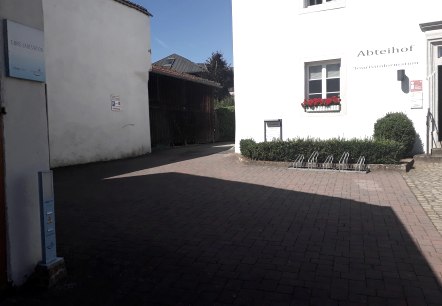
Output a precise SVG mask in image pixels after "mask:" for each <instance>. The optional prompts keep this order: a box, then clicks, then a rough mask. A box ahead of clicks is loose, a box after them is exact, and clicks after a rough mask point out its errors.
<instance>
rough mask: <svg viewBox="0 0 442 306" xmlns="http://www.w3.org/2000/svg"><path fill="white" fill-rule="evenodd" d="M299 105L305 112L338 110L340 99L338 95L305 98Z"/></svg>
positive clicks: (339, 109) (339, 108)
mask: <svg viewBox="0 0 442 306" xmlns="http://www.w3.org/2000/svg"><path fill="white" fill-rule="evenodd" d="M301 106H302V108H304V111H305V112H307V113H329V112H340V111H341V99H340V98H339V97H330V98H326V99H322V98H313V99H308V100H307V99H305V100H304V102H302V103H301Z"/></svg>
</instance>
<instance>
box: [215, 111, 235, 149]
mask: <svg viewBox="0 0 442 306" xmlns="http://www.w3.org/2000/svg"><path fill="white" fill-rule="evenodd" d="M215 114H216V126H217V140H221V141H227V140H234V139H235V107H234V106H223V107H219V108H217V109H215Z"/></svg>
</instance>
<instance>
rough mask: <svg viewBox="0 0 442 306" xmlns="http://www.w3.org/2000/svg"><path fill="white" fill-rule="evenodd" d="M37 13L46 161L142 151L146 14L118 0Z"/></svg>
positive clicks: (47, 2) (50, 3) (145, 139)
mask: <svg viewBox="0 0 442 306" xmlns="http://www.w3.org/2000/svg"><path fill="white" fill-rule="evenodd" d="M43 13H44V29H45V37H46V39H45V51H46V67H47V71H46V80H47V98H48V117H49V143H50V152H51V167H59V166H65V165H73V164H80V163H88V162H94V161H103V160H111V159H119V158H124V157H130V156H137V155H142V154H145V153H149V152H150V151H151V142H150V128H149V95H148V88H147V84H148V79H149V70H150V68H151V57H150V16H151V15H150V13H149V12H148V11H146V10H145V9H144V8H142V7H139V6H136V5H134V4H133V3H131V2H129V1H122V0H117V1H111V0H94V1H90V0H76V1H72V0H43Z"/></svg>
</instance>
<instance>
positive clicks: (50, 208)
mask: <svg viewBox="0 0 442 306" xmlns="http://www.w3.org/2000/svg"><path fill="white" fill-rule="evenodd" d="M52 181H53V179H52V171H41V172H39V173H38V185H39V192H40V217H41V231H42V233H41V245H42V255H43V256H42V257H43V260H42V263H43V264H46V265H47V264H50V263H52V262H54V261H55V260H57V244H56V243H57V241H56V236H55V212H54V188H53V182H52Z"/></svg>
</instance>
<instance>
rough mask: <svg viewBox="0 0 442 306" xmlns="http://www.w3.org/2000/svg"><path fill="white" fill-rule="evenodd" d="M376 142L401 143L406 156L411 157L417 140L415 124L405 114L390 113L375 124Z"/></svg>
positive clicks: (374, 136)
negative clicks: (392, 141) (383, 140)
mask: <svg viewBox="0 0 442 306" xmlns="http://www.w3.org/2000/svg"><path fill="white" fill-rule="evenodd" d="M373 138H374V139H375V140H382V139H386V140H394V141H397V142H399V143H401V144H402V145H403V146H404V147H405V149H404V156H406V155H410V154H411V151H412V150H413V145H414V141H415V139H416V130H415V129H414V126H413V122H412V121H411V120H410V119H409V118H408V117H407V115H405V114H404V113H388V114H387V115H385V117H382V118H380V119H378V121H376V123H375V124H374V135H373Z"/></svg>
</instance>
